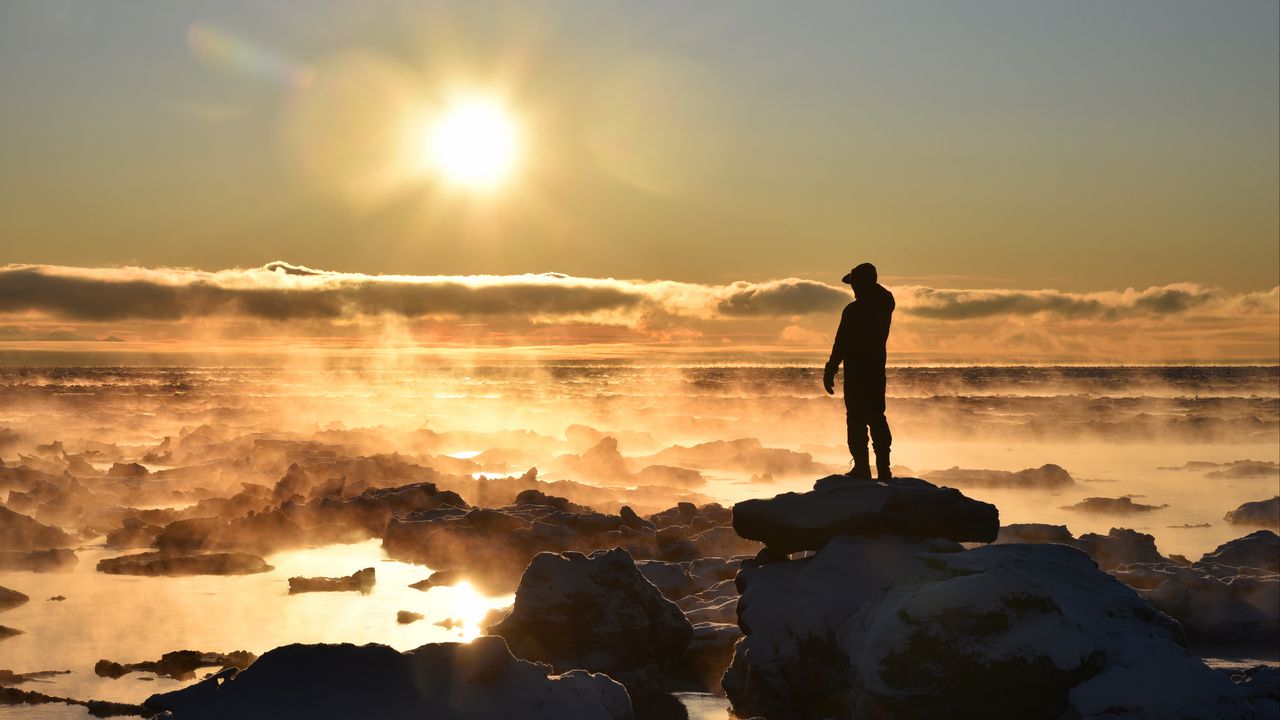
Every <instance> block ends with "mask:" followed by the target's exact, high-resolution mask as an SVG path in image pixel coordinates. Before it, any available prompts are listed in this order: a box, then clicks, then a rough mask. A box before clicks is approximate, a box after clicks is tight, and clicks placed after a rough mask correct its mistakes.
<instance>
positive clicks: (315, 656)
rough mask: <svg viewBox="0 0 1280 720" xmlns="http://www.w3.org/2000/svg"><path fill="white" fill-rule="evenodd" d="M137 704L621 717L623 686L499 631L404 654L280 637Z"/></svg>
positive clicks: (333, 718)
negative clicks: (546, 660) (224, 667)
mask: <svg viewBox="0 0 1280 720" xmlns="http://www.w3.org/2000/svg"><path fill="white" fill-rule="evenodd" d="M144 705H145V706H146V707H147V708H148V709H150V710H151V711H152V712H161V711H170V712H172V713H173V714H174V717H175V718H178V719H180V720H215V719H218V720H220V719H222V718H236V719H237V720H276V719H277V718H309V719H310V720H350V719H351V718H378V719H379V720H420V719H421V718H433V719H434V720H464V719H465V720H470V719H475V720H480V719H482V718H483V719H485V720H496V719H497V718H516V717H520V718H528V719H529V720H553V719H555V720H560V719H562V718H581V719H582V720H624V719H629V718H631V717H632V709H631V702H630V700H629V699H628V697H627V694H626V692H625V691H624V690H623V688H622V686H620V685H618V684H617V683H615V682H614V681H612V680H610V679H609V678H607V677H605V676H603V675H591V674H587V673H585V672H582V671H580V670H579V671H572V672H568V673H566V674H564V675H560V676H557V677H548V676H547V670H546V668H545V667H543V666H540V665H537V664H534V663H529V662H524V661H521V660H517V659H515V658H514V657H512V656H511V653H510V652H509V651H508V650H507V647H506V643H505V642H503V640H502V639H501V638H497V637H479V638H476V639H475V640H473V641H472V642H470V643H466V644H463V643H436V644H432V645H423V646H422V647H419V648H417V649H415V650H410V651H408V652H405V653H400V652H397V651H395V650H393V649H391V648H389V647H386V646H385V645H364V646H359V647H358V646H355V645H286V646H284V647H279V648H276V649H275V650H272V651H270V652H268V653H266V654H265V655H263V656H262V657H261V658H259V659H258V661H257V662H255V663H254V664H253V665H251V666H250V667H249V668H248V669H246V670H244V671H242V672H240V673H238V674H234V675H232V674H229V673H228V674H227V675H226V676H223V677H214V678H210V679H208V680H204V681H202V682H199V683H196V684H195V685H192V686H190V687H187V688H183V689H181V690H177V691H174V692H171V693H164V694H160V695H152V696H151V697H149V698H147V700H146V702H145V703H144Z"/></svg>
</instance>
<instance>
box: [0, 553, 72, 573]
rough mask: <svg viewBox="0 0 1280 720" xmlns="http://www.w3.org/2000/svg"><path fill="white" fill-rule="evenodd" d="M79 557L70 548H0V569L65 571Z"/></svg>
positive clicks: (70, 567)
mask: <svg viewBox="0 0 1280 720" xmlns="http://www.w3.org/2000/svg"><path fill="white" fill-rule="evenodd" d="M79 561H80V560H79V558H77V557H76V554H75V553H74V552H72V551H71V550H67V549H66V548H58V549H55V550H25V551H24V550H0V571H5V572H7V571H10V570H27V571H30V572H59V571H67V570H70V569H72V568H74V567H75V566H76V563H77V562H79Z"/></svg>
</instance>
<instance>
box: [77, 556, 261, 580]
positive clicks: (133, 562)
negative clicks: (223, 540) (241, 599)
mask: <svg viewBox="0 0 1280 720" xmlns="http://www.w3.org/2000/svg"><path fill="white" fill-rule="evenodd" d="M274 569H275V568H274V567H272V566H270V565H268V564H267V563H266V561H265V560H263V559H262V558H260V557H258V556H257V555H248V554H246V553H209V554H207V555H170V554H168V553H164V552H146V553H138V554H136V555H122V556H120V557H114V558H104V559H102V560H99V561H98V572H101V573H107V574H108V575H252V574H254V573H262V572H270V571H271V570H274Z"/></svg>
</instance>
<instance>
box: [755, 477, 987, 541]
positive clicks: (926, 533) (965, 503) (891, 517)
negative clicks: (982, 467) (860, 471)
mask: <svg viewBox="0 0 1280 720" xmlns="http://www.w3.org/2000/svg"><path fill="white" fill-rule="evenodd" d="M733 529H734V530H736V531H737V533H738V534H739V535H741V536H742V537H744V538H749V539H751V540H759V541H760V542H763V543H764V544H765V545H766V546H767V547H768V548H769V550H771V551H774V552H776V553H791V552H796V551H798V550H817V549H818V548H821V547H822V546H823V545H826V544H827V542H829V541H830V540H831V539H832V538H834V537H835V536H837V535H840V534H844V533H848V534H854V535H862V536H867V537H876V536H879V535H903V536H914V537H927V538H947V539H949V540H956V541H972V542H991V541H993V540H995V539H996V534H997V533H998V532H999V530H1000V516H999V512H998V511H997V510H996V507H995V506H994V505H991V504H989V503H984V502H980V501H978V500H973V499H971V498H968V497H965V496H964V495H962V494H961V493H960V491H959V490H955V489H953V488H940V487H938V486H936V485H934V484H932V483H929V482H925V481H924V480H919V479H916V478H893V479H891V480H883V481H878V480H856V479H853V478H850V477H847V476H845V475H831V476H828V477H825V478H822V479H821V480H818V481H817V482H816V483H814V485H813V490H812V491H810V492H805V493H783V494H782V495H776V496H774V497H773V498H769V499H756V500H744V501H742V502H740V503H738V504H737V505H734V506H733Z"/></svg>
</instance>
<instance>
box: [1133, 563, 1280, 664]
mask: <svg viewBox="0 0 1280 720" xmlns="http://www.w3.org/2000/svg"><path fill="white" fill-rule="evenodd" d="M1112 572H1113V573H1114V574H1115V576H1116V577H1118V578H1119V579H1120V580H1122V581H1124V582H1125V584H1127V585H1130V586H1132V587H1134V588H1137V589H1138V591H1139V592H1140V593H1141V594H1142V596H1143V597H1145V598H1146V599H1147V600H1149V601H1151V604H1152V605H1155V606H1156V608H1158V609H1159V610H1161V611H1162V612H1165V613H1168V614H1169V615H1171V616H1172V617H1174V618H1175V619H1177V621H1178V622H1180V623H1182V627H1183V629H1184V630H1185V631H1186V634H1187V638H1188V639H1189V640H1191V641H1192V644H1193V645H1195V646H1197V647H1201V648H1206V649H1208V648H1213V649H1216V648H1221V647H1229V646H1246V647H1258V648H1261V649H1264V650H1268V651H1272V652H1273V651H1274V649H1275V647H1276V644H1277V642H1280V575H1277V574H1275V573H1267V572H1266V571H1264V570H1252V569H1250V568H1234V567H1229V566H1226V565H1216V564H1213V563H1195V564H1193V565H1175V564H1172V563H1142V564H1134V565H1123V566H1121V567H1119V568H1117V569H1115V570H1114V571H1112Z"/></svg>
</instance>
